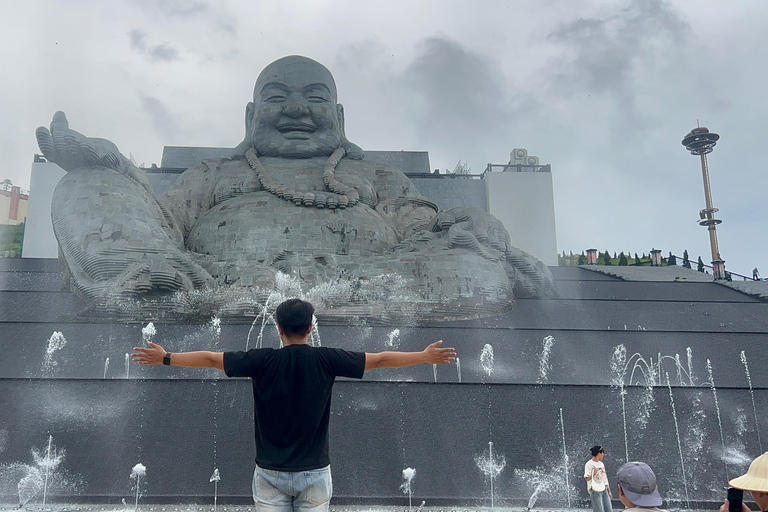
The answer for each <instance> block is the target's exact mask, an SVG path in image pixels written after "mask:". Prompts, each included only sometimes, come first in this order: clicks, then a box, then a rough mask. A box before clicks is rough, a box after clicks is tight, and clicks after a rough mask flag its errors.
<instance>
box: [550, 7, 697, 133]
mask: <svg viewBox="0 0 768 512" xmlns="http://www.w3.org/2000/svg"><path fill="white" fill-rule="evenodd" d="M689 35H690V29H689V27H688V25H687V24H686V23H685V22H684V21H683V20H682V18H681V17H680V15H679V14H678V13H677V12H676V11H675V10H674V9H672V7H671V6H669V5H668V4H667V3H666V2H664V1H663V0H630V1H629V2H628V3H627V5H626V7H623V8H618V9H617V8H613V7H612V8H611V10H610V11H609V12H606V13H604V14H603V16H601V17H593V18H579V19H577V20H574V21H571V22H569V23H565V24H563V25H562V26H561V27H560V28H559V29H558V30H556V31H554V32H553V33H551V34H550V35H549V39H550V41H552V42H554V43H556V44H558V45H560V46H561V47H562V55H561V57H560V58H558V59H556V61H555V62H554V63H553V66H552V69H554V70H559V71H557V72H555V73H554V74H553V75H552V82H551V84H552V86H553V88H554V90H555V92H557V93H558V94H563V95H569V96H579V95H583V94H584V93H587V94H590V95H592V94H594V95H597V96H602V97H607V98H609V99H611V100H612V101H614V102H615V105H616V106H617V107H618V111H619V113H620V114H622V116H623V117H624V119H623V120H622V122H626V121H631V122H641V117H642V116H640V115H639V114H638V111H637V96H638V94H639V93H641V92H642V91H641V90H639V89H640V88H642V87H644V86H645V85H647V78H648V77H649V75H652V74H655V73H658V72H659V71H661V70H662V69H663V68H665V67H671V66H673V65H674V64H676V63H678V61H677V60H676V59H677V57H680V56H681V52H683V51H684V46H685V45H684V42H685V41H686V39H687V38H688V37H689Z"/></svg>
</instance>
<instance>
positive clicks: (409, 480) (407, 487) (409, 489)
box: [400, 468, 423, 510]
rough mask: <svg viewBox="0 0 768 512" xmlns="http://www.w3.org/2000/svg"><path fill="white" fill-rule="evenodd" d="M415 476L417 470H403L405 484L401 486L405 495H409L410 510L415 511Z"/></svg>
mask: <svg viewBox="0 0 768 512" xmlns="http://www.w3.org/2000/svg"><path fill="white" fill-rule="evenodd" d="M414 476H416V470H415V469H413V468H405V469H404V470H403V483H402V484H401V485H400V489H402V490H403V494H407V495H408V510H412V509H413V477H414ZM422 505H423V503H422Z"/></svg>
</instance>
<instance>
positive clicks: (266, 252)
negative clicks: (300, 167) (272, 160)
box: [186, 191, 397, 265]
mask: <svg viewBox="0 0 768 512" xmlns="http://www.w3.org/2000/svg"><path fill="white" fill-rule="evenodd" d="M396 244H397V236H396V234H395V232H394V230H393V229H392V227H391V226H390V225H389V223H388V222H387V221H386V220H385V219H384V218H383V217H381V216H380V215H379V214H378V213H376V212H375V211H374V210H372V209H370V208H369V207H368V206H365V205H362V204H358V205H355V206H354V207H352V208H347V209H344V210H328V209H319V208H314V207H303V206H295V205H294V204H293V203H290V202H288V201H285V200H283V199H280V198H278V197H276V196H274V195H272V194H270V193H269V192H266V191H259V192H253V193H249V194H245V195H242V196H237V197H235V198H232V199H229V200H227V201H224V202H222V203H220V204H218V205H216V206H214V207H213V208H212V209H210V210H209V211H207V212H206V213H205V214H203V216H202V217H201V218H200V220H199V221H198V222H197V224H196V225H195V227H194V228H193V229H192V231H191V232H190V234H189V236H188V237H187V240H186V245H187V248H188V249H189V250H192V251H195V252H197V253H201V254H206V255H210V256H213V257H214V258H215V259H216V260H217V261H222V262H228V263H232V264H236V265H245V264H249V263H254V264H262V265H264V264H265V265H271V264H272V263H273V261H274V260H275V259H276V258H279V257H281V255H285V254H286V253H289V254H293V255H294V256H299V257H303V256H306V257H308V258H312V257H322V256H326V255H328V256H330V255H338V256H339V257H342V256H370V255H377V254H384V253H386V252H387V251H389V250H390V249H391V248H392V247H393V246H394V245H396ZM302 259H303V258H302Z"/></svg>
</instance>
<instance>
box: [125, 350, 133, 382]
mask: <svg viewBox="0 0 768 512" xmlns="http://www.w3.org/2000/svg"><path fill="white" fill-rule="evenodd" d="M124 364H125V378H126V379H129V378H130V377H131V356H130V355H129V354H128V353H126V354H125V363H124Z"/></svg>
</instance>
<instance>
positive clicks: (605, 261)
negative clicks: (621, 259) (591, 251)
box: [603, 251, 612, 265]
mask: <svg viewBox="0 0 768 512" xmlns="http://www.w3.org/2000/svg"><path fill="white" fill-rule="evenodd" d="M611 264H612V263H611V253H609V252H608V251H605V256H603V265H611Z"/></svg>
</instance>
